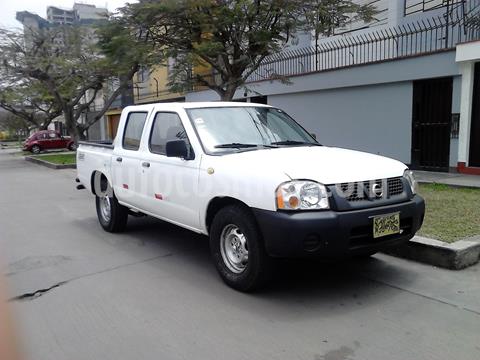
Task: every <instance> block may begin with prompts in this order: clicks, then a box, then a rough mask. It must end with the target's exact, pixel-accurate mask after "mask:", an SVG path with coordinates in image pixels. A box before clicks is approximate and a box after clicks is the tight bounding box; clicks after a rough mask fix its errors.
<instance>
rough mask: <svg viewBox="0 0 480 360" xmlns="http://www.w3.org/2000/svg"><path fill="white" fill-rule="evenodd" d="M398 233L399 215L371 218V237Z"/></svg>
mask: <svg viewBox="0 0 480 360" xmlns="http://www.w3.org/2000/svg"><path fill="white" fill-rule="evenodd" d="M399 232H400V213H395V214H388V215H381V216H375V217H374V218H373V237H374V238H375V239H376V238H379V237H382V236H387V235H392V234H398V233H399Z"/></svg>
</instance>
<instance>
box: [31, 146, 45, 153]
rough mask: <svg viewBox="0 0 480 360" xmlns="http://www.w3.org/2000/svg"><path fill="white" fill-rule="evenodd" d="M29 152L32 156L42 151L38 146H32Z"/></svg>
mask: <svg viewBox="0 0 480 360" xmlns="http://www.w3.org/2000/svg"><path fill="white" fill-rule="evenodd" d="M30 151H31V152H32V154H40V151H42V149H41V148H40V146H38V145H33V146H32V148H31V149H30Z"/></svg>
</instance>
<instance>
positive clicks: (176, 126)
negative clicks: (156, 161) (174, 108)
mask: <svg viewBox="0 0 480 360" xmlns="http://www.w3.org/2000/svg"><path fill="white" fill-rule="evenodd" d="M172 140H185V141H187V144H188V139H187V134H186V132H185V129H184V127H183V125H182V120H180V117H179V116H178V115H177V114H176V113H170V112H159V113H157V114H156V115H155V119H154V122H153V127H152V133H151V135H150V144H149V146H150V151H151V152H152V153H155V154H160V155H165V154H166V151H165V148H166V145H167V142H168V141H172Z"/></svg>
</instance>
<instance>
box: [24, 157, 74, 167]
mask: <svg viewBox="0 0 480 360" xmlns="http://www.w3.org/2000/svg"><path fill="white" fill-rule="evenodd" d="M25 160H26V161H30V162H32V163H34V164H37V165H42V166H45V167H48V168H50V169H55V170H61V169H76V168H77V165H76V164H52V163H51V162H48V161H45V160H40V159H37V158H34V157H33V156H25Z"/></svg>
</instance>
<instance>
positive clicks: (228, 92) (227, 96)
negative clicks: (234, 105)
mask: <svg viewBox="0 0 480 360" xmlns="http://www.w3.org/2000/svg"><path fill="white" fill-rule="evenodd" d="M235 91H237V86H235V85H227V88H226V89H225V91H224V92H223V94H220V99H221V100H222V101H232V100H233V97H234V96H235Z"/></svg>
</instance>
